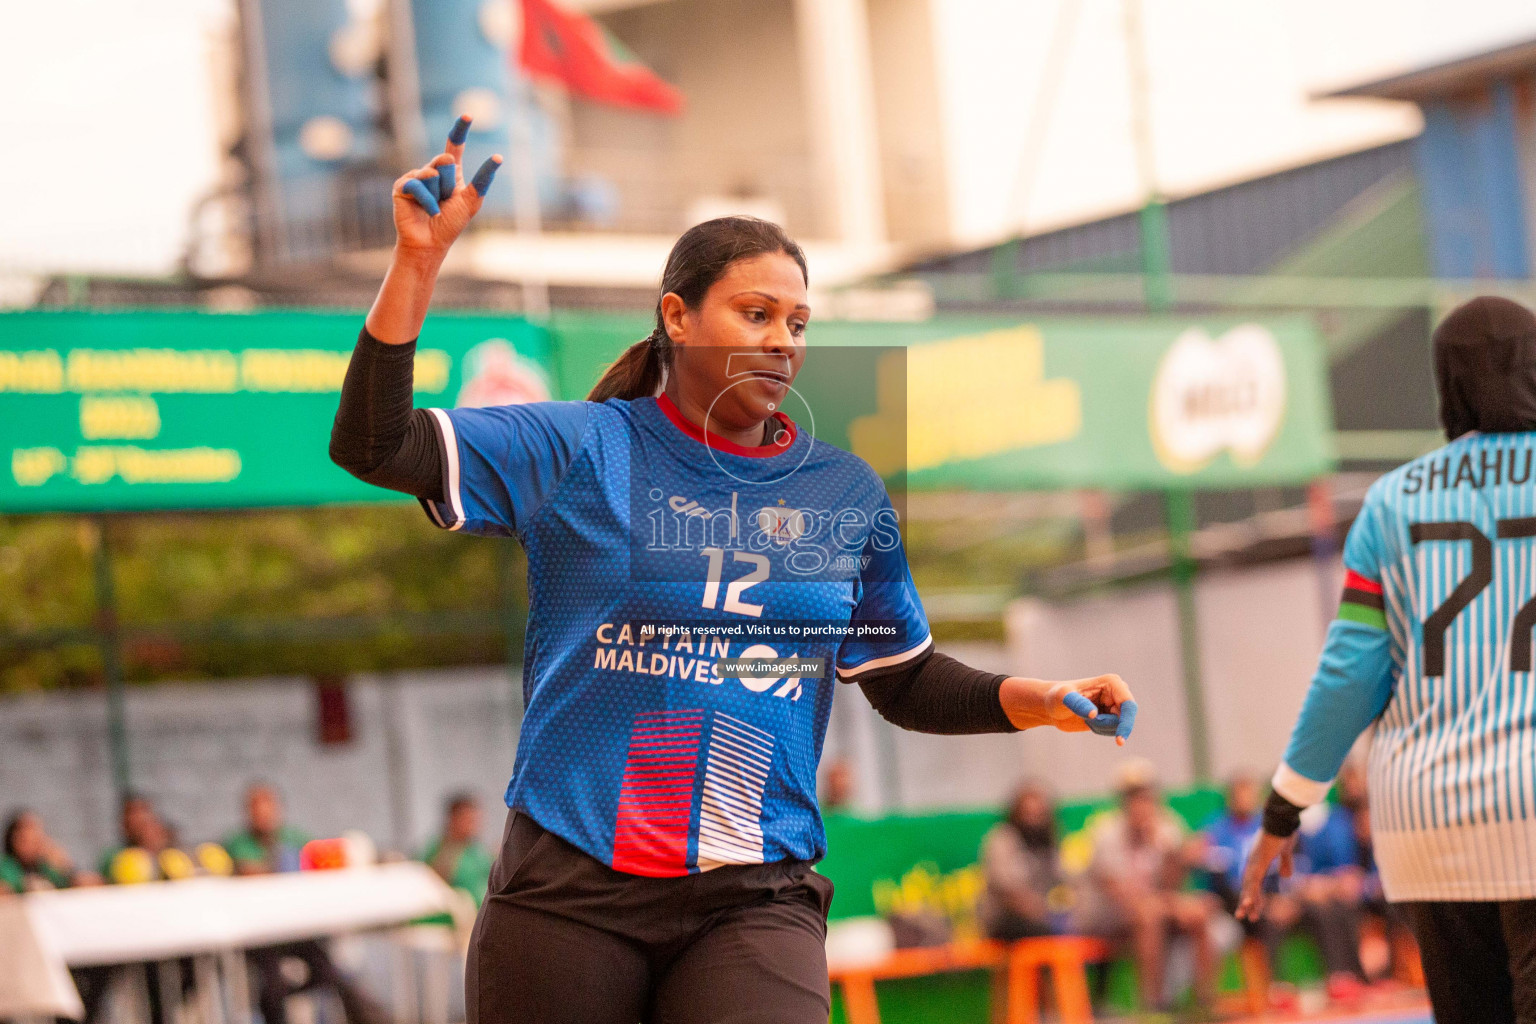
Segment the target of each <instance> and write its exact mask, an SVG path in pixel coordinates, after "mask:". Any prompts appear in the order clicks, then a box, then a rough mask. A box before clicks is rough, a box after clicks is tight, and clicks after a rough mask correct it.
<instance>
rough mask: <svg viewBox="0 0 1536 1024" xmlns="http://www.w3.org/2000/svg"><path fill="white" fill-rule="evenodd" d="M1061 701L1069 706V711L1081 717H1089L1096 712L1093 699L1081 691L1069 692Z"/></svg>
mask: <svg viewBox="0 0 1536 1024" xmlns="http://www.w3.org/2000/svg"><path fill="white" fill-rule="evenodd" d="M1061 702H1062V703H1063V704H1065V705H1066V706H1067V710H1068V711H1071V712H1072V713H1073V714H1074V715H1077V716H1078V717H1079V718H1087V717H1088V716H1089V715H1091V714H1093V712H1094V706H1093V701H1091V700H1089V699H1088V698H1087V697H1084V696H1083V695H1082V694H1080V693H1069V694H1067V695H1066V696H1065V697H1063V698H1061Z"/></svg>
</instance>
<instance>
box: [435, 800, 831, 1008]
mask: <svg viewBox="0 0 1536 1024" xmlns="http://www.w3.org/2000/svg"><path fill="white" fill-rule="evenodd" d="M831 902H832V883H831V882H830V881H828V880H827V879H825V878H823V877H822V876H820V875H818V874H816V873H815V872H814V871H812V870H811V866H810V865H809V864H807V863H804V862H801V861H784V862H779V863H775V864H758V865H746V866H730V867H721V868H716V869H715V870H713V871H708V872H704V873H701V874H696V875H688V876H686V877H682V878H642V877H639V876H636V875H628V874H624V873H622V872H618V871H614V870H613V869H612V868H610V867H608V866H607V865H605V864H602V863H601V862H599V861H597V860H596V859H594V858H592V857H590V856H588V855H587V854H585V853H583V852H582V851H580V850H578V849H577V848H576V847H574V846H572V845H570V844H569V843H567V842H565V841H564V840H563V839H561V838H560V837H558V836H556V835H554V834H553V833H550V832H547V831H545V830H544V829H543V828H541V827H540V826H539V825H538V824H537V823H536V822H534V821H533V819H531V818H529V817H528V816H527V815H524V814H521V813H517V812H512V813H510V814H509V815H508V817H507V825H506V830H505V832H504V834H503V838H502V846H501V853H500V855H499V856H498V857H497V858H496V866H495V868H494V869H493V870H492V872H491V882H490V886H489V890H488V894H487V898H486V901H485V905H484V906H483V907H481V909H480V916H479V918H478V919H477V920H476V921H475V932H474V937H473V939H472V941H471V943H470V949H469V963H468V970H467V974H466V978H465V1005H466V1008H467V1011H468V1018H469V1020H468V1024H513V1022H518V1024H523V1022H526V1024H565V1022H569V1024H641V1022H645V1024H826V1021H827V1016H828V1013H829V1011H830V1008H831V997H830V993H829V987H828V984H827V959H826V949H825V945H824V943H825V941H826V923H827V909H828V907H829V906H830V905H831Z"/></svg>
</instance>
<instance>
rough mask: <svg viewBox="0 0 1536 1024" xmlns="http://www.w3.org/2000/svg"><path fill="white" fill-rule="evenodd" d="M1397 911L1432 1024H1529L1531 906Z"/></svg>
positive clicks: (1426, 906)
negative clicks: (1404, 915)
mask: <svg viewBox="0 0 1536 1024" xmlns="http://www.w3.org/2000/svg"><path fill="white" fill-rule="evenodd" d="M1402 907H1403V908H1404V909H1405V910H1407V912H1408V920H1409V921H1410V922H1411V923H1412V926H1413V934H1414V935H1415V936H1416V937H1417V938H1418V940H1419V951H1420V953H1421V954H1422V956H1423V960H1424V978H1425V980H1426V981H1427V982H1428V984H1429V999H1430V1002H1432V1003H1433V1004H1434V1007H1435V1020H1436V1022H1437V1024H1536V900H1518V901H1511V902H1504V903H1405V904H1402Z"/></svg>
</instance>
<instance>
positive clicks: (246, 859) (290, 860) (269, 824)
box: [224, 782, 309, 875]
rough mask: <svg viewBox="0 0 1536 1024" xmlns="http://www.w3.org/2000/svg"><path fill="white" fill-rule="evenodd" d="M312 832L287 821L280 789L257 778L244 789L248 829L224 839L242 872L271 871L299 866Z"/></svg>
mask: <svg viewBox="0 0 1536 1024" xmlns="http://www.w3.org/2000/svg"><path fill="white" fill-rule="evenodd" d="M307 842H309V836H307V835H305V834H304V833H303V832H301V831H299V830H298V829H296V828H294V827H292V826H291V825H287V824H284V822H283V804H282V801H281V800H280V799H279V798H278V795H277V791H276V790H275V789H273V788H272V787H271V786H269V785H267V784H265V783H262V782H257V783H253V784H252V785H251V786H249V787H247V789H246V791H245V830H244V831H243V832H236V833H235V834H234V835H232V836H230V837H229V838H228V839H226V840H225V841H224V849H225V850H226V851H228V853H229V856H230V859H231V860H233V861H234V862H235V872H236V874H241V875H269V874H274V873H278V872H286V871H297V870H299V854H300V851H302V850H303V849H304V844H305V843H307Z"/></svg>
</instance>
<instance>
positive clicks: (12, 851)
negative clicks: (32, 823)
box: [5, 807, 33, 860]
mask: <svg viewBox="0 0 1536 1024" xmlns="http://www.w3.org/2000/svg"><path fill="white" fill-rule="evenodd" d="M32 815H33V812H32V811H31V810H30V809H29V808H26V807H23V808H21V810H19V811H17V812H16V813H15V814H13V815H11V816H10V817H9V818H7V819H6V822H5V855H6V856H7V857H13V858H15V859H16V860H20V859H21V858H20V857H17V856H16V833H17V832H20V831H21V820H22V819H23V818H26V817H28V816H32Z"/></svg>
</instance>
